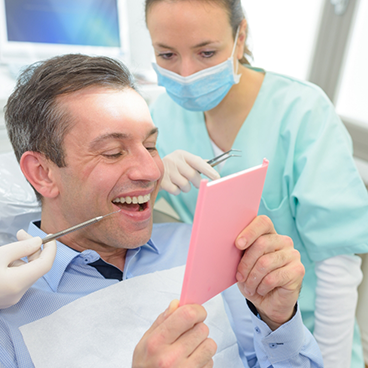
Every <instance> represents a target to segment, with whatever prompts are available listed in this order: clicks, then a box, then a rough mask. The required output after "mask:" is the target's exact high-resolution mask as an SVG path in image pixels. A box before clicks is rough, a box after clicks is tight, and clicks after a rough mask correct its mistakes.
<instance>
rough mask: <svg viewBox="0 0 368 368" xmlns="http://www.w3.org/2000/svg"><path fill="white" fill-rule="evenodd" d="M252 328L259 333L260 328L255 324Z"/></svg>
mask: <svg viewBox="0 0 368 368" xmlns="http://www.w3.org/2000/svg"><path fill="white" fill-rule="evenodd" d="M254 329H255V331H256V332H257V333H258V334H259V333H261V330H260V329H259V327H258V326H257V327H254Z"/></svg>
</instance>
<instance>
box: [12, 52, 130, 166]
mask: <svg viewBox="0 0 368 368" xmlns="http://www.w3.org/2000/svg"><path fill="white" fill-rule="evenodd" d="M91 86H103V87H107V88H113V89H118V90H121V89H124V88H132V89H134V90H135V89H136V88H135V85H134V81H133V77H132V75H131V73H130V72H129V70H128V69H127V68H126V67H125V65H124V64H122V63H121V62H120V61H117V60H114V59H111V58H108V57H100V56H95V57H92V56H87V55H81V54H67V55H62V56H57V57H54V58H52V59H48V60H46V61H41V62H37V63H35V64H32V65H31V66H29V67H28V68H27V69H25V70H24V71H23V72H22V74H21V75H20V77H19V78H18V81H17V85H16V87H15V90H14V92H13V93H12V94H11V96H10V97H9V99H8V102H7V105H6V107H5V121H6V128H7V130H8V135H9V138H10V142H11V144H12V145H13V149H14V152H15V155H16V157H17V159H18V161H20V158H21V157H22V155H23V153H24V152H26V151H33V152H39V153H42V154H43V155H44V156H45V157H46V158H47V159H49V160H51V161H52V162H54V163H55V164H56V165H57V166H59V167H65V166H66V163H65V154H64V151H63V140H64V137H65V134H66V133H67V132H68V130H69V128H70V126H71V122H72V118H71V117H69V116H68V113H67V111H65V108H64V109H62V108H61V107H60V106H58V103H57V98H58V97H59V96H61V95H65V94H69V93H73V92H76V91H79V90H82V89H84V88H87V87H91Z"/></svg>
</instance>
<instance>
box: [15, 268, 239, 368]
mask: <svg viewBox="0 0 368 368" xmlns="http://www.w3.org/2000/svg"><path fill="white" fill-rule="evenodd" d="M184 267H185V266H181V267H176V268H173V269H170V270H165V271H159V272H155V273H152V274H147V275H142V276H137V277H134V278H131V279H129V280H125V281H123V282H119V283H117V284H115V285H112V286H109V287H107V288H105V289H102V290H99V291H96V292H94V293H92V294H89V295H87V296H85V297H82V298H80V299H78V300H76V301H74V302H72V303H70V304H68V305H66V306H64V307H62V308H60V309H59V310H57V311H56V312H55V313H53V314H51V315H49V316H47V317H45V318H42V319H40V320H38V321H35V322H32V323H30V324H27V325H24V326H22V327H20V331H21V333H22V335H23V338H24V341H25V343H26V345H27V348H28V350H29V352H30V355H31V357H32V360H33V363H34V365H35V367H36V368H43V367H45V368H49V367H50V366H52V367H53V368H59V367H60V368H65V367H78V368H83V367H86V368H87V367H88V368H89V367H102V368H103V367H106V368H112V367H119V368H120V367H131V365H132V356H133V351H134V349H135V346H136V345H137V344H138V342H139V340H140V339H141V338H142V336H143V334H144V333H145V332H146V331H147V330H148V329H149V328H150V326H151V325H152V323H153V322H154V321H155V320H156V318H157V317H158V315H159V314H161V313H162V312H163V311H164V310H166V309H167V307H168V306H169V304H170V301H171V300H173V299H179V297H180V290H181V286H182V281H183V275H184ZM203 306H204V307H205V309H206V311H207V313H208V316H207V319H206V321H205V323H206V325H207V326H208V327H209V330H210V337H211V338H212V339H214V340H215V342H216V343H217V347H218V348H217V353H216V355H215V357H214V363H215V364H214V366H215V367H218V368H221V367H233V368H238V367H239V368H240V367H244V366H243V364H242V361H241V359H240V357H239V353H238V345H237V341H236V337H235V334H234V332H233V330H232V329H231V326H230V323H229V321H228V318H227V315H226V312H225V309H224V305H223V301H222V297H221V295H217V296H216V297H214V298H212V299H211V300H209V301H208V302H206V303H205V304H204V305H203ZM40 308H42V305H40Z"/></svg>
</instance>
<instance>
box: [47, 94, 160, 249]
mask: <svg viewBox="0 0 368 368" xmlns="http://www.w3.org/2000/svg"><path fill="white" fill-rule="evenodd" d="M58 102H59V106H60V107H61V108H63V109H66V111H67V112H68V115H69V116H70V117H71V119H72V128H71V129H70V131H69V132H68V133H67V134H66V136H65V138H64V144H63V147H64V152H65V158H66V164H67V166H66V167H64V168H55V174H54V175H55V179H56V181H57V183H58V188H59V195H58V196H57V198H55V201H54V203H53V213H55V212H57V213H58V215H57V216H56V217H57V218H58V227H59V230H61V229H62V228H64V227H67V226H72V225H75V224H78V223H80V222H83V221H86V220H88V219H91V218H93V217H95V216H100V215H106V214H108V213H110V212H113V211H117V210H119V209H120V210H121V211H120V212H119V213H116V214H113V215H111V216H108V217H106V218H105V219H103V220H102V221H100V222H99V223H96V224H94V225H91V226H89V227H86V228H85V229H82V230H79V231H76V232H74V233H72V234H70V235H69V236H68V235H67V236H65V237H64V238H63V239H62V241H64V242H65V244H67V245H69V246H71V247H74V248H76V249H78V248H79V249H80V248H89V249H95V250H97V251H98V250H99V249H104V250H106V251H109V249H110V250H111V249H112V248H135V247H138V246H140V245H143V244H144V243H146V242H147V240H148V239H149V238H150V235H151V230H152V209H153V204H154V202H155V199H156V196H157V192H158V190H159V184H160V181H161V178H162V175H163V164H162V161H161V159H160V157H159V155H158V152H157V150H156V139H157V130H156V128H155V126H154V124H153V122H152V120H151V117H150V113H149V110H148V107H147V104H146V103H145V101H144V100H143V98H142V97H141V96H139V94H138V93H137V92H135V91H134V90H132V89H130V88H126V89H124V90H123V91H120V90H114V89H107V88H103V87H93V88H92V87H91V88H88V89H85V90H82V91H79V92H76V93H72V94H70V95H66V96H62V97H61V98H59V100H58ZM136 202H138V203H136ZM73 244H74V245H75V244H77V246H73ZM101 247H102V248H101Z"/></svg>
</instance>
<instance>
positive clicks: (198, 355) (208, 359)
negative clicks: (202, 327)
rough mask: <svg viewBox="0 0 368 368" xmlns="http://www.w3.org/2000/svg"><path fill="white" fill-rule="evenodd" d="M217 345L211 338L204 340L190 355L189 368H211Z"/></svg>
mask: <svg viewBox="0 0 368 368" xmlns="http://www.w3.org/2000/svg"><path fill="white" fill-rule="evenodd" d="M216 351H217V345H216V343H215V341H214V340H212V339H211V338H206V339H205V340H204V341H203V342H202V343H201V344H200V345H199V346H198V347H197V348H196V349H195V350H194V351H193V353H192V354H191V355H190V357H189V361H190V364H189V365H188V366H189V367H201V368H202V367H203V368H212V367H213V360H212V358H213V357H214V355H215V354H216Z"/></svg>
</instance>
